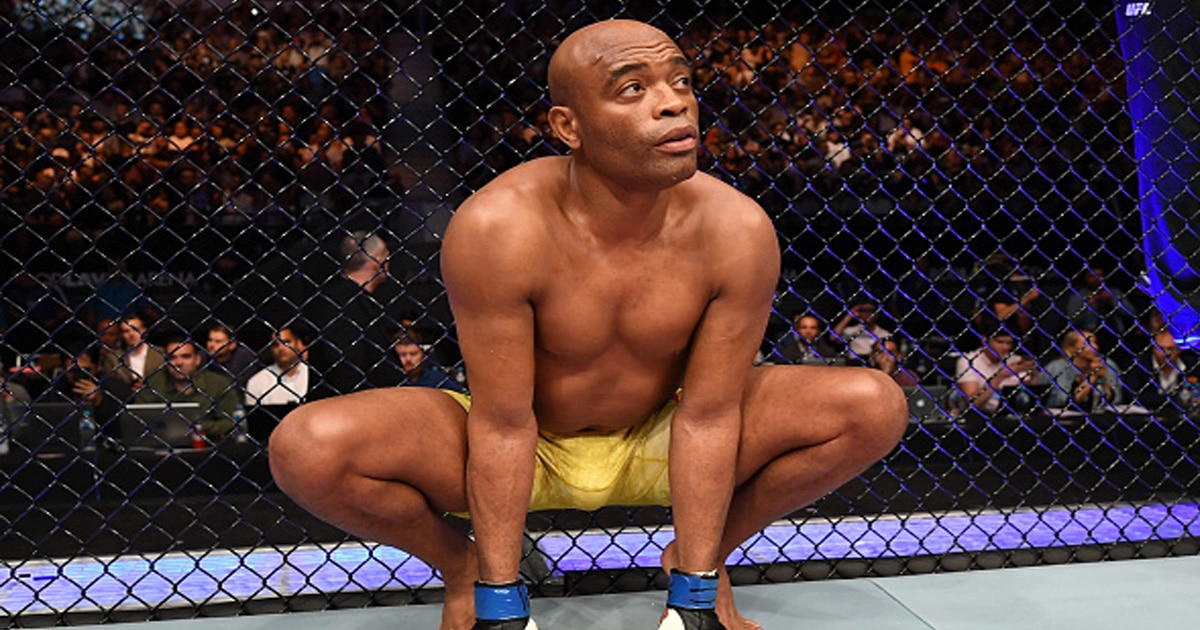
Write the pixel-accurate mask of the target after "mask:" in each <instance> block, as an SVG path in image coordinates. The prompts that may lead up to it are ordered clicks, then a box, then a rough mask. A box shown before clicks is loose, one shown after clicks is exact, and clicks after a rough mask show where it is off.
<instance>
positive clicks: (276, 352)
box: [271, 328, 305, 371]
mask: <svg viewBox="0 0 1200 630" xmlns="http://www.w3.org/2000/svg"><path fill="white" fill-rule="evenodd" d="M304 348H305V346H304V342H303V341H301V340H300V338H299V337H297V336H296V335H295V334H294V333H292V331H291V330H289V329H287V328H284V329H283V330H281V331H279V334H277V335H275V341H274V342H272V343H271V358H273V359H274V360H275V365H277V366H279V368H280V369H282V370H285V371H286V370H290V369H292V366H294V365H296V363H297V362H298V361H299V360H300V359H301V355H302V354H303V353H304Z"/></svg>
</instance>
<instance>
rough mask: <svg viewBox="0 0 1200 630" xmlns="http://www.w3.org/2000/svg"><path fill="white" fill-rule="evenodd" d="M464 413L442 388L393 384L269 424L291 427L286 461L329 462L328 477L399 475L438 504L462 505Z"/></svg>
mask: <svg viewBox="0 0 1200 630" xmlns="http://www.w3.org/2000/svg"><path fill="white" fill-rule="evenodd" d="M466 419H467V413H466V411H465V410H464V409H463V407H462V405H460V404H459V403H458V401H457V400H455V399H454V398H452V397H451V396H450V395H449V394H447V393H446V392H444V391H441V390H436V389H429V388H422V387H393V388H380V389H371V390H365V391H361V392H356V393H353V394H347V395H344V396H337V397H334V398H326V399H323V400H318V401H315V402H312V403H309V404H307V405H304V406H302V407H300V408H299V409H297V410H296V411H294V412H293V413H292V414H291V415H289V416H288V417H287V418H285V419H284V421H283V423H281V425H280V426H279V427H278V428H276V431H281V430H282V431H284V432H288V431H289V430H290V434H288V435H287V440H288V442H289V443H290V448H287V449H286V452H287V456H288V457H291V458H294V460H295V461H293V462H292V465H299V466H316V467H329V470H328V471H327V472H328V473H329V474H330V475H331V476H334V477H336V476H337V475H338V474H339V473H340V474H350V475H356V476H359V477H366V478H368V479H373V480H378V481H396V482H401V483H404V484H405V485H408V486H411V487H413V488H414V489H416V490H417V491H419V492H421V493H422V494H424V495H425V497H426V499H427V500H428V501H429V502H430V504H432V505H433V506H434V507H435V508H437V509H440V510H444V511H464V510H466V509H467V498H466V456H467V439H466ZM292 423H296V426H294V427H289V426H288V425H290V424H292ZM281 437H282V436H281ZM274 440H275V437H272V441H274ZM273 446H274V445H273Z"/></svg>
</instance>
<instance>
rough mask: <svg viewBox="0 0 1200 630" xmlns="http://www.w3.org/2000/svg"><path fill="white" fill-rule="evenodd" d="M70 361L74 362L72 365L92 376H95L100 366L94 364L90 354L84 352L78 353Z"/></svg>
mask: <svg viewBox="0 0 1200 630" xmlns="http://www.w3.org/2000/svg"><path fill="white" fill-rule="evenodd" d="M72 362H73V363H74V367H77V368H79V369H81V370H83V371H84V372H87V373H88V374H91V375H92V376H95V375H96V373H97V372H98V371H99V368H100V366H98V365H96V362H95V361H93V360H92V355H90V354H88V353H86V352H83V353H80V354H79V355H78V356H76V357H75V358H74V360H73V361H72Z"/></svg>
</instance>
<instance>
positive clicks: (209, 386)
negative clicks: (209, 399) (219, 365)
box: [192, 370, 233, 393]
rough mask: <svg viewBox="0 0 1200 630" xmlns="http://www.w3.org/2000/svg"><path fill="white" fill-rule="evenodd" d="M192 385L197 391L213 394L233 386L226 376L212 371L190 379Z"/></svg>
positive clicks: (206, 371) (205, 371)
mask: <svg viewBox="0 0 1200 630" xmlns="http://www.w3.org/2000/svg"><path fill="white" fill-rule="evenodd" d="M192 381H193V384H194V385H195V386H196V388H197V389H202V390H211V391H213V392H218V393H219V392H223V391H225V390H226V389H228V388H229V387H231V386H232V385H233V381H231V380H229V377H228V376H225V375H224V374H221V373H219V372H214V371H212V370H204V371H203V372H200V373H198V374H196V375H195V376H193V377H192Z"/></svg>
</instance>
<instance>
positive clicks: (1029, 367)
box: [954, 318, 1040, 414]
mask: <svg viewBox="0 0 1200 630" xmlns="http://www.w3.org/2000/svg"><path fill="white" fill-rule="evenodd" d="M979 333H980V346H979V348H976V349H975V350H972V351H970V352H966V353H964V354H962V355H961V356H960V357H959V358H958V365H957V366H956V368H955V371H954V372H955V376H954V380H955V382H956V383H957V385H958V389H959V392H961V393H962V395H963V398H964V399H965V400H966V401H967V402H968V403H969V404H970V406H971V407H972V408H974V409H978V410H980V411H983V412H985V413H988V414H993V413H995V412H996V411H997V410H998V409H999V408H1000V399H999V397H998V396H997V394H998V393H999V392H1000V389H1001V388H1004V387H1012V386H1016V385H1020V384H1022V383H1024V384H1029V385H1033V384H1036V383H1038V381H1039V378H1040V377H1039V375H1038V372H1037V366H1036V364H1035V363H1034V361H1033V359H1032V358H1029V357H1025V356H1021V355H1019V354H1016V353H1015V352H1014V350H1015V349H1016V347H1017V340H1016V337H1014V336H1013V333H1012V332H1011V331H1009V330H1008V329H1007V328H1005V327H1004V326H1003V325H1001V323H1000V322H999V321H998V320H996V319H994V318H988V319H984V320H983V322H982V323H981V324H979Z"/></svg>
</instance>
